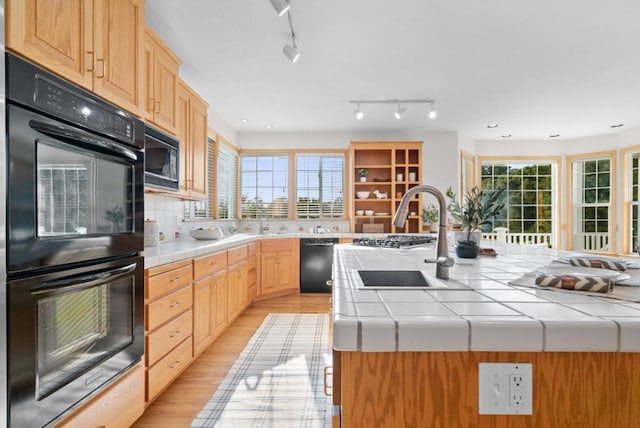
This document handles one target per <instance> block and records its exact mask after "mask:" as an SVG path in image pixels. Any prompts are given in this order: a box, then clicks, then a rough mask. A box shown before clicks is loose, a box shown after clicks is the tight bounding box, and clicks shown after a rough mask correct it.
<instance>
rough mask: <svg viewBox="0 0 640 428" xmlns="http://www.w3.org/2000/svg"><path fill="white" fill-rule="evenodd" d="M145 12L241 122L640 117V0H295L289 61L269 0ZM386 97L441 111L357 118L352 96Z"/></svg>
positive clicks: (405, 126) (519, 131) (468, 131)
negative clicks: (295, 55)
mask: <svg viewBox="0 0 640 428" xmlns="http://www.w3.org/2000/svg"><path fill="white" fill-rule="evenodd" d="M146 9H147V12H146V13H147V22H148V23H149V25H150V26H151V27H152V28H153V29H154V30H155V31H156V32H157V33H158V34H159V35H160V37H161V38H162V39H163V40H165V42H166V43H167V44H168V45H169V47H170V48H171V49H173V50H174V52H175V53H176V54H177V55H178V57H180V59H181V60H182V65H181V68H180V74H181V76H182V77H183V78H184V80H186V81H187V82H188V83H189V84H190V85H191V86H193V87H194V89H195V90H196V91H198V92H199V93H200V94H201V95H202V96H203V97H204V98H205V99H207V100H208V102H209V103H210V104H211V108H212V109H213V110H215V111H216V112H217V113H218V114H219V115H220V116H222V118H223V119H224V120H226V121H227V122H228V123H229V125H231V126H232V127H233V128H234V129H235V130H236V131H238V132H294V131H297V132H313V131H399V130H404V131H427V132H439V131H457V132H459V133H461V134H463V135H466V136H469V137H472V138H475V139H479V140H485V139H500V138H501V136H502V135H504V134H511V135H512V137H511V140H531V139H548V138H549V135H551V134H560V137H559V138H558V139H563V138H576V137H583V136H591V135H599V134H607V133H612V132H618V131H621V130H625V129H629V128H633V127H638V126H640V115H639V110H638V100H640V49H639V48H640V46H639V44H640V1H638V0H607V1H603V0H534V1H532V0H481V1H480V0H394V1H392V0H291V18H292V21H293V26H294V30H295V32H296V36H297V39H298V45H299V50H300V53H301V57H300V60H299V61H298V62H297V63H295V64H291V63H290V62H289V61H288V60H287V58H286V57H285V56H284V55H283V53H282V48H283V46H284V45H285V44H288V43H290V32H289V26H288V23H287V18H286V15H285V16H282V17H278V16H277V15H276V13H275V11H274V10H273V8H272V7H271V4H270V3H269V1H268V0H188V1H176V0H148V1H147V2H146ZM387 98H400V99H414V98H433V99H435V100H436V107H437V110H438V114H439V115H438V118H437V119H435V120H429V119H427V118H426V116H425V113H426V111H427V106H422V105H406V106H404V107H406V110H407V112H406V114H405V116H404V117H403V118H402V119H401V120H396V119H395V118H394V117H393V112H394V109H395V106H392V105H363V106H362V110H363V111H364V113H365V118H364V119H363V120H361V121H357V120H355V118H354V115H353V110H354V106H353V105H351V104H349V103H348V101H349V100H351V99H387ZM242 118H246V119H248V122H247V123H242V122H241V119H242ZM490 123H497V124H498V125H499V126H498V127H497V128H495V129H488V128H487V124H490ZM618 123H623V124H624V127H622V128H616V129H612V128H610V126H611V125H614V124H618ZM265 124H271V125H272V126H273V128H272V129H271V131H268V130H266V129H265Z"/></svg>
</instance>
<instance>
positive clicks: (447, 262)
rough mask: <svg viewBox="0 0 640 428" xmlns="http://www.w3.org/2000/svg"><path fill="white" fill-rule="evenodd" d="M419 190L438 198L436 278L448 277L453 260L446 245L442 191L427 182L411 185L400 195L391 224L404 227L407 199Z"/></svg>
mask: <svg viewBox="0 0 640 428" xmlns="http://www.w3.org/2000/svg"><path fill="white" fill-rule="evenodd" d="M420 192H425V193H430V194H432V195H433V196H435V197H436V199H437V200H438V208H439V211H440V220H439V222H440V224H439V227H438V247H437V253H436V256H437V260H436V278H439V279H449V268H450V267H451V266H453V264H454V260H453V259H452V258H451V257H449V248H448V246H447V205H446V202H445V200H444V196H443V195H442V192H440V191H439V190H438V189H436V188H435V187H433V186H429V185H427V184H421V185H420V186H415V187H412V188H411V189H409V191H408V192H407V193H405V195H404V196H403V197H402V200H401V201H400V205H398V209H397V211H396V215H395V216H393V224H394V225H395V226H397V227H404V223H405V222H406V221H407V215H408V214H409V201H411V198H413V197H414V196H415V195H417V194H418V193H420Z"/></svg>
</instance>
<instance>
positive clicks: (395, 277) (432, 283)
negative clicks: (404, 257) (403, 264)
mask: <svg viewBox="0 0 640 428" xmlns="http://www.w3.org/2000/svg"><path fill="white" fill-rule="evenodd" d="M352 279H353V281H354V282H355V283H356V285H357V286H358V287H360V288H365V289H416V288H418V289H420V288H446V287H447V285H446V284H445V283H444V282H442V281H440V280H438V279H436V278H434V277H433V276H431V275H429V274H428V273H426V272H424V271H421V270H375V269H372V270H368V269H361V270H355V271H353V274H352Z"/></svg>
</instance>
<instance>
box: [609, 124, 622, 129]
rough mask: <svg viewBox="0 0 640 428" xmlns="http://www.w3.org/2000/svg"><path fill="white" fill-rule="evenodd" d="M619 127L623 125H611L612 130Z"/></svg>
mask: <svg viewBox="0 0 640 428" xmlns="http://www.w3.org/2000/svg"><path fill="white" fill-rule="evenodd" d="M621 126H624V123H618V124H617V125H611V127H612V128H620V127H621Z"/></svg>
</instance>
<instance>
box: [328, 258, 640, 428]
mask: <svg viewBox="0 0 640 428" xmlns="http://www.w3.org/2000/svg"><path fill="white" fill-rule="evenodd" d="M495 249H496V250H497V252H498V257H495V258H493V257H483V256H481V257H479V258H477V259H457V260H456V265H455V266H454V267H452V268H451V269H450V279H449V280H446V281H442V282H443V283H444V284H442V285H443V286H439V287H437V288H431V289H426V290H425V289H420V290H418V289H409V290H406V289H405V290H399V289H394V290H388V289H384V290H383V289H377V290H372V289H363V288H362V287H360V286H359V284H358V282H359V281H358V277H357V276H356V275H357V274H355V270H358V269H371V270H412V269H420V270H426V271H427V272H430V273H431V274H432V275H433V274H434V272H435V269H434V266H433V265H429V264H424V262H423V260H424V259H425V258H430V259H432V258H434V255H435V250H434V248H429V247H423V248H413V249H408V250H398V249H380V248H375V249H373V248H362V247H355V246H352V245H339V246H336V247H335V255H334V257H335V260H334V275H333V276H334V300H333V321H334V325H333V328H334V330H333V331H334V333H333V347H334V350H335V352H334V403H336V404H338V405H340V406H341V421H342V426H345V427H359V426H363V427H369V426H376V427H405V426H406V427H409V426H416V427H421V426H429V427H447V428H448V427H484V426H509V427H520V426H523V427H542V426H544V427H553V426H557V427H569V426H576V427H591V426H594V427H595V426H601V427H605V426H606V427H614V426H615V427H625V426H635V425H636V422H637V421H638V420H639V419H640V406H638V405H637V403H638V402H640V392H639V391H638V388H637V386H638V385H640V370H637V367H638V366H639V365H640V304H638V303H634V302H629V301H624V300H614V299H610V298H607V297H605V296H606V294H602V295H588V294H587V293H581V292H576V291H573V292H571V291H562V290H551V289H542V288H533V287H516V286H512V285H509V282H510V281H513V280H516V279H518V278H520V277H522V276H523V275H524V274H526V273H529V272H531V271H533V270H536V269H538V268H541V267H543V266H545V265H548V264H550V263H552V262H553V261H554V260H556V259H559V258H562V257H566V256H567V255H568V254H569V253H567V252H562V251H557V250H550V249H546V248H537V247H526V246H510V245H504V246H498V245H496V246H495ZM436 285H438V284H436ZM636 300H640V288H638V299H636ZM481 362H505V363H507V362H508V363H531V364H532V366H533V377H532V384H533V414H532V415H508V416H507V415H480V414H479V405H478V395H479V392H478V389H479V383H478V365H479V363H481ZM634 366H635V367H634Z"/></svg>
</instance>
